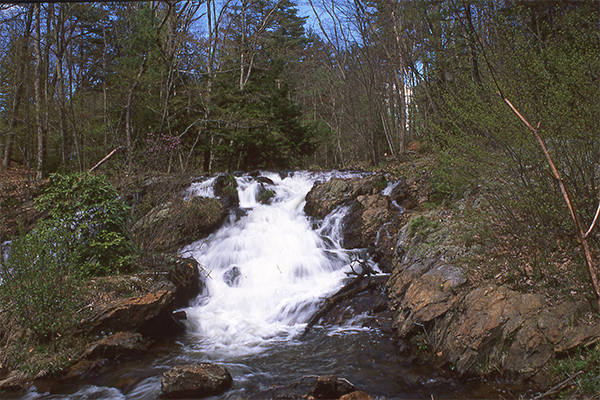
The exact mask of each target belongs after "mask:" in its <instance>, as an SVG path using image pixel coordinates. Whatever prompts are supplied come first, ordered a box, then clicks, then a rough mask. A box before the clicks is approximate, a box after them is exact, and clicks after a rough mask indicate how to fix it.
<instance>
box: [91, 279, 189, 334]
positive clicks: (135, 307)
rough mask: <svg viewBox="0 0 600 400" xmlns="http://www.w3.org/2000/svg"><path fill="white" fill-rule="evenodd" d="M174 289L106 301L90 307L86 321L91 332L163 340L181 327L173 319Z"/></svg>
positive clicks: (176, 332) (182, 328)
mask: <svg viewBox="0 0 600 400" xmlns="http://www.w3.org/2000/svg"><path fill="white" fill-rule="evenodd" d="M175 298H176V295H175V288H174V287H171V288H170V289H169V290H159V291H157V292H151V293H147V294H144V295H141V296H136V297H133V298H129V299H123V300H119V301H116V302H113V303H108V304H104V305H102V306H100V307H99V308H98V309H96V310H94V312H93V315H92V317H91V318H90V320H89V321H88V330H89V332H91V333H100V332H118V331H129V332H138V333H141V334H142V335H143V336H148V337H151V338H155V339H164V338H166V337H169V336H174V335H176V334H179V333H182V332H183V331H184V330H185V328H184V326H183V325H182V324H181V323H179V322H177V321H176V320H175V319H174V318H173V315H172V314H173V310H174V306H175Z"/></svg>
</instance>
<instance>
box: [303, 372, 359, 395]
mask: <svg viewBox="0 0 600 400" xmlns="http://www.w3.org/2000/svg"><path fill="white" fill-rule="evenodd" d="M355 391H356V388H355V387H354V385H353V384H352V383H350V382H349V381H348V380H346V379H342V378H338V377H336V376H334V375H325V376H320V377H319V378H318V379H317V382H316V384H315V388H314V389H313V390H312V391H311V392H310V395H311V396H313V397H314V398H317V399H339V398H340V397H342V396H344V395H347V394H348V393H353V392H355Z"/></svg>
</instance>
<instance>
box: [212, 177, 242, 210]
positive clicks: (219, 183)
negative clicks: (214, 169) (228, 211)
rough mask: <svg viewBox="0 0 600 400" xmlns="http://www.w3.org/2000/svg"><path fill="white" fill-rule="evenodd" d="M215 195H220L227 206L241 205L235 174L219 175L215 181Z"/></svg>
mask: <svg viewBox="0 0 600 400" xmlns="http://www.w3.org/2000/svg"><path fill="white" fill-rule="evenodd" d="M213 189H214V191H215V196H216V197H218V198H219V199H220V200H221V202H222V203H223V206H224V207H225V208H234V207H239V206H240V198H239V195H238V191H237V180H236V179H235V177H234V176H233V175H219V176H217V179H215V181H214V183H213Z"/></svg>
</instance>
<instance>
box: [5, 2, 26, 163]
mask: <svg viewBox="0 0 600 400" xmlns="http://www.w3.org/2000/svg"><path fill="white" fill-rule="evenodd" d="M33 10H34V5H33V4H32V5H30V6H29V8H28V10H27V16H26V22H25V34H24V37H23V38H21V40H22V42H21V50H20V51H19V54H16V55H15V57H16V58H17V66H16V71H15V80H14V85H15V86H14V87H15V93H14V97H13V101H12V113H11V116H10V119H9V121H8V133H7V136H6V143H5V145H4V146H5V147H4V158H3V160H2V167H3V168H5V169H7V168H9V167H10V164H11V162H12V152H13V146H14V140H15V136H16V134H15V130H16V129H17V123H18V120H19V109H20V108H21V98H22V97H23V88H24V86H25V83H24V76H25V68H26V65H27V60H26V59H25V57H26V54H27V48H28V47H29V38H30V36H31V23H32V19H33Z"/></svg>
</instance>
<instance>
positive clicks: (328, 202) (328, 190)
mask: <svg viewBox="0 0 600 400" xmlns="http://www.w3.org/2000/svg"><path fill="white" fill-rule="evenodd" d="M386 185H387V181H386V179H385V177H384V176H383V175H381V174H376V175H371V176H369V177H366V178H360V177H358V178H351V179H331V180H329V181H327V182H321V183H315V184H314V185H313V187H312V189H311V190H310V192H308V193H307V195H306V204H305V206H304V212H306V214H307V215H310V216H313V217H316V218H324V217H325V216H326V215H327V214H329V213H330V212H331V211H333V210H334V209H335V208H336V207H337V206H340V205H342V204H344V203H346V202H349V201H351V200H354V199H356V198H357V197H358V196H362V195H368V194H376V193H379V192H381V190H383V189H384V188H385V187H386Z"/></svg>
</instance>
